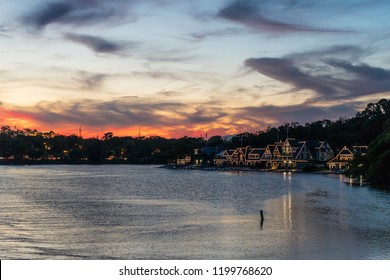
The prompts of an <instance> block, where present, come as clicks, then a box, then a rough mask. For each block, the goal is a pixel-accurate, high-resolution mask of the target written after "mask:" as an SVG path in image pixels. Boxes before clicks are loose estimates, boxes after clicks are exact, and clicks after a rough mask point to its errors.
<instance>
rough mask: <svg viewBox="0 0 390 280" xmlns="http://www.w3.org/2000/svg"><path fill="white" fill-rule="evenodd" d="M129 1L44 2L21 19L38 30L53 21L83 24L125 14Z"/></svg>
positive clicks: (112, 18) (80, 0)
mask: <svg viewBox="0 0 390 280" xmlns="http://www.w3.org/2000/svg"><path fill="white" fill-rule="evenodd" d="M131 3H132V2H131V1H124V0H116V1H115V2H114V1H108V0H61V1H55V2H46V3H43V4H40V5H39V6H37V7H36V8H35V9H34V10H33V11H31V12H30V13H28V14H27V15H25V16H24V18H23V21H24V23H26V24H27V25H29V26H32V27H34V28H37V29H39V30H41V29H44V28H45V27H46V26H48V25H50V24H54V23H62V24H75V25H84V24H91V23H100V22H102V21H106V20H117V19H118V18H121V17H123V16H124V15H126V12H127V10H128V7H129V5H130V4H131Z"/></svg>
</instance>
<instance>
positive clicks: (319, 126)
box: [0, 99, 390, 178]
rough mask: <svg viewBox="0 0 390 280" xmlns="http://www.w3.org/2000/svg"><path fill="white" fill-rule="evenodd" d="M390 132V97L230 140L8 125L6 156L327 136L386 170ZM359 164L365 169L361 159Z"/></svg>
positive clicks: (142, 151)
mask: <svg viewBox="0 0 390 280" xmlns="http://www.w3.org/2000/svg"><path fill="white" fill-rule="evenodd" d="M389 130H390V101H389V100H387V99H381V100H380V101H378V102H377V103H369V104H368V105H367V106H366V108H365V109H364V110H363V111H361V112H358V113H357V114H356V115H355V116H354V117H352V118H345V117H340V118H339V119H338V120H335V121H332V120H328V119H324V120H319V121H314V122H311V123H306V124H304V125H303V124H299V123H297V122H291V123H286V124H284V125H281V126H279V127H271V126H269V127H267V128H266V129H265V130H260V131H258V132H256V133H249V132H244V133H240V134H237V135H234V136H233V137H231V138H229V139H227V138H225V137H222V136H213V137H211V138H210V139H204V138H201V137H187V136H185V137H181V138H171V139H166V138H162V137H158V136H152V137H130V136H125V137H118V136H114V135H113V133H112V132H107V133H105V134H104V135H103V137H101V138H82V137H80V136H77V135H69V136H66V135H60V134H57V133H55V132H53V131H50V132H40V131H37V130H36V129H30V128H25V129H17V128H11V127H10V126H6V125H4V126H2V127H1V129H0V159H1V162H3V163H19V164H20V163H39V162H41V163H49V162H50V163H53V162H58V163H132V164H166V163H168V162H170V161H173V160H175V159H177V158H182V157H184V156H186V155H191V154H192V153H193V150H194V149H199V148H201V147H203V146H209V147H211V146H217V145H220V146H223V147H224V148H226V149H230V148H231V149H234V148H237V147H241V146H252V147H265V146H266V145H267V144H270V143H273V142H275V141H277V140H284V139H285V138H286V137H289V138H295V139H318V140H324V141H327V142H328V143H329V144H330V145H331V147H332V148H333V149H334V150H335V151H336V152H337V151H338V150H340V149H341V148H342V147H343V146H344V145H369V151H370V150H372V151H373V152H369V154H370V156H369V161H368V164H375V166H378V169H380V168H381V169H383V168H388V166H379V165H381V164H380V163H378V162H376V161H375V160H374V158H378V157H380V158H381V161H380V162H382V160H383V159H386V162H390V160H389V157H390V156H389V154H390V147H389V145H390V139H389V138H390V137H389ZM374 151H376V152H374ZM364 160H366V161H367V160H368V159H364ZM368 164H367V165H365V166H368ZM357 165H360V167H361V163H359V164H357ZM387 170H390V169H387ZM356 172H357V171H356ZM360 172H365V171H364V170H363V171H360ZM367 172H368V171H366V173H367ZM387 173H389V172H387ZM370 174H371V173H370ZM365 175H366V174H365ZM370 176H371V175H370ZM372 177H375V176H374V175H372ZM368 178H370V177H368Z"/></svg>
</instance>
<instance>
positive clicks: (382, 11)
mask: <svg viewBox="0 0 390 280" xmlns="http://www.w3.org/2000/svg"><path fill="white" fill-rule="evenodd" d="M0 56H1V59H0V125H1V126H3V125H9V126H11V127H17V128H18V129H24V128H31V129H38V130H40V131H50V130H52V131H55V132H56V133H60V134H65V135H70V134H76V135H77V134H78V133H79V128H80V127H81V128H82V134H83V136H84V137H92V136H96V135H103V134H104V133H105V132H109V131H110V132H113V134H114V135H115V136H125V135H126V136H138V135H139V134H141V135H142V136H152V135H158V136H162V137H167V138H171V137H182V136H193V137H202V136H203V137H204V136H205V135H206V133H207V134H208V135H209V136H212V135H231V134H235V133H240V132H257V131H260V130H264V129H266V128H267V127H268V126H279V125H282V124H285V123H290V122H299V123H301V124H305V123H308V122H313V121H317V120H322V119H330V120H335V119H339V118H340V117H352V116H354V115H355V114H356V112H357V111H359V110H362V109H364V108H365V106H366V105H367V103H369V102H377V101H379V100H380V99H381V98H390V1H388V0H375V1H368V0H366V1H363V0H344V1H339V0H323V1H316V0H257V1H254V0H253V1H251V0H247V1H243V0H232V1H227V0H213V1H210V0H198V1H194V0H180V1H179V0H127V1H126V0H115V1H113V0H33V1H32V0H18V1H13V0H0Z"/></svg>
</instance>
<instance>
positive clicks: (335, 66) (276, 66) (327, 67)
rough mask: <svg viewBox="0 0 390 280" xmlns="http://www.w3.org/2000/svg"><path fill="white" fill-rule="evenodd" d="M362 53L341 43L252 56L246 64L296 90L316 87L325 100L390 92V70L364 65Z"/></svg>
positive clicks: (321, 97) (314, 88)
mask: <svg viewBox="0 0 390 280" xmlns="http://www.w3.org/2000/svg"><path fill="white" fill-rule="evenodd" d="M360 56H362V50H360V51H359V49H358V48H356V47H352V46H351V47H347V46H339V47H333V48H330V49H328V50H323V51H315V52H307V53H299V54H290V55H288V56H286V57H282V58H270V57H261V58H250V59H247V60H246V61H245V66H247V67H249V68H251V69H253V70H255V71H257V72H259V73H261V74H263V75H265V76H268V77H270V78H273V79H275V80H278V81H281V82H283V83H286V84H289V85H291V86H293V88H294V91H299V90H312V91H313V92H314V93H316V94H317V96H318V97H319V98H320V99H322V100H334V99H343V98H355V97H360V96H369V95H374V94H378V93H385V92H389V91H390V70H388V69H383V68H380V67H374V66H370V65H368V64H363V63H361V62H360V61H359V57H360ZM340 57H343V58H344V59H341V58H340Z"/></svg>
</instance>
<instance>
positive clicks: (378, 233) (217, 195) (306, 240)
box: [0, 165, 390, 259]
mask: <svg viewBox="0 0 390 280" xmlns="http://www.w3.org/2000/svg"><path fill="white" fill-rule="evenodd" d="M260 209H262V210H263V211H264V216H265V221H264V223H263V225H262V227H261V226H260V218H259V217H260V215H259V210H260ZM0 259H390V193H389V192H385V191H379V190H375V189H372V188H367V187H351V186H349V185H347V184H344V183H343V180H342V178H340V177H339V176H331V175H309V174H286V173H257V172H247V173H243V172H239V173H232V172H206V171H175V170H167V169H161V168H156V166H133V165H112V166H110V165H102V166H89V165H86V166H75V165H63V166H23V167H10V166H8V167H4V166H1V167H0Z"/></svg>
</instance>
